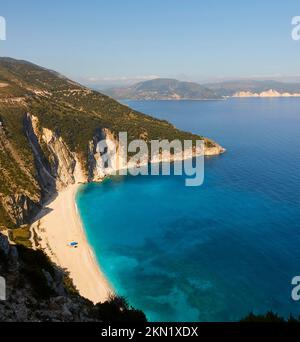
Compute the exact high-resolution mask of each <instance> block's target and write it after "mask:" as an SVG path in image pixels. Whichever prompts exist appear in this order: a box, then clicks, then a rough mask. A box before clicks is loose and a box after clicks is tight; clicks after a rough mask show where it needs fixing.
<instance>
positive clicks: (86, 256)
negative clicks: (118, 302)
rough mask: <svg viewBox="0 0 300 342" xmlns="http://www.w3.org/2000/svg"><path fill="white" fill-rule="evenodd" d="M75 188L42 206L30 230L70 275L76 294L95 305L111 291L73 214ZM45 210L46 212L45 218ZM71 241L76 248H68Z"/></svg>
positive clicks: (63, 192)
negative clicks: (32, 229) (74, 242)
mask: <svg viewBox="0 0 300 342" xmlns="http://www.w3.org/2000/svg"><path fill="white" fill-rule="evenodd" d="M78 187H79V185H72V186H69V187H68V188H67V189H65V190H63V191H62V192H60V193H59V194H58V196H57V197H56V198H55V199H54V200H53V201H52V202H50V203H49V204H47V205H45V209H44V210H43V211H42V213H41V215H40V216H41V219H40V220H38V221H37V222H36V223H35V224H34V225H33V228H34V229H35V230H36V231H37V233H38V235H39V237H40V238H41V241H40V245H41V247H42V248H43V249H44V250H45V252H46V253H47V254H48V255H49V256H50V257H51V259H52V260H53V261H54V262H55V263H57V264H58V265H59V266H60V267H62V268H64V269H66V270H67V271H68V272H69V273H70V277H71V278H72V279H73V282H74V284H75V286H76V287H77V289H78V290H79V292H80V294H81V295H82V296H83V297H85V298H88V299H90V300H91V301H93V302H94V303H98V302H103V301H105V300H106V299H107V297H108V295H109V294H110V293H111V292H112V290H111V287H110V286H109V284H108V281H107V280H106V278H105V277H104V275H103V273H102V272H101V270H100V267H99V265H98V263H97V262H96V260H95V257H94V255H93V252H92V250H91V248H90V246H89V244H88V242H87V239H86V236H85V233H84V230H83V227H82V223H81V220H80V217H79V215H78V213H77V208H76V203H75V195H76V191H77V190H78ZM46 211H49V213H47V214H46V215H45V212H46ZM43 215H44V216H43ZM72 241H76V242H78V248H72V247H70V246H69V243H70V242H72Z"/></svg>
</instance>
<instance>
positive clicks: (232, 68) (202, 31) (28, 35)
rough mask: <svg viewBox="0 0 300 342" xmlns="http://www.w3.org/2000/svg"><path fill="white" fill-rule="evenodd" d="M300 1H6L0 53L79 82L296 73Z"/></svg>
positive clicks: (299, 66)
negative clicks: (295, 29)
mask: <svg viewBox="0 0 300 342" xmlns="http://www.w3.org/2000/svg"><path fill="white" fill-rule="evenodd" d="M297 15H298V16H300V1H299V0H285V1H279V0H272V1H271V0H264V1H261V0H251V1H248V0H247V1H246V0H205V1H204V0H151V1H150V0H85V1H83V0H73V1H71V0H60V1H59V0H51V1H50V0H45V1H38V0H26V1H24V0H7V1H1V4H0V16H3V17H5V18H6V22H7V40H6V41H0V55H1V56H10V57H15V58H21V59H26V60H30V61H32V62H35V63H37V64H40V65H43V66H45V67H48V68H52V69H55V70H58V71H60V72H61V73H63V74H66V75H67V76H69V77H72V78H75V79H77V80H88V79H90V80H94V81H95V82H99V83H101V82H105V81H107V82H109V81H111V82H114V81H116V83H117V82H118V80H120V79H123V81H125V80H127V79H142V78H148V77H151V76H160V77H177V78H182V79H191V80H199V81H204V80H214V79H221V78H241V77H263V78H264V77H265V78H275V77H280V76H293V75H295V76H299V75H300V41H298V42H297V41H293V40H292V39H291V30H292V25H291V20H292V17H294V16H297Z"/></svg>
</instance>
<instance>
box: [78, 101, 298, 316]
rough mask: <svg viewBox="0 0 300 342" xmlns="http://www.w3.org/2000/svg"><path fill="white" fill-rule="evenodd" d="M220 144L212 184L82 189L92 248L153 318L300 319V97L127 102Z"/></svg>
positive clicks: (116, 182) (172, 181) (158, 180)
mask: <svg viewBox="0 0 300 342" xmlns="http://www.w3.org/2000/svg"><path fill="white" fill-rule="evenodd" d="M127 104H128V105H130V106H131V107H133V108H135V109H137V110H139V111H142V112H144V113H147V114H151V115H153V116H155V117H158V118H163V119H167V120H169V121H170V122H172V123H174V124H175V125H176V126H177V127H179V128H181V129H184V130H188V131H193V132H194V133H198V134H202V135H205V136H208V137H211V138H213V139H215V140H216V141H218V142H219V143H220V144H221V145H223V146H224V147H225V148H226V149H227V153H226V154H224V155H222V156H219V157H213V158H210V159H206V161H205V182H204V185H203V186H201V187H185V184H184V179H183V178H182V177H179V176H169V177H162V176H160V177H157V176H152V177H151V176H148V177H145V176H139V177H124V178H115V179H111V180H107V181H105V182H104V183H103V184H89V185H86V186H83V187H82V188H81V190H80V191H79V193H78V195H77V203H78V207H79V210H80V213H81V217H82V220H83V222H84V225H85V228H86V232H87V236H88V240H89V242H90V244H91V246H92V247H93V248H94V251H95V254H96V256H97V258H98V261H99V263H100V265H101V267H102V270H103V271H104V273H105V275H106V276H107V277H108V279H109V281H110V282H111V284H112V285H113V287H114V288H115V290H116V291H117V293H118V294H120V295H123V296H125V297H127V299H128V300H129V302H130V303H131V304H132V305H133V306H134V307H136V308H140V309H142V310H143V311H144V312H145V313H146V315H147V317H148V319H149V320H151V321H236V320H239V319H241V318H243V317H244V316H245V315H247V314H248V313H250V312H255V313H257V314H259V313H265V312H267V311H269V310H273V311H275V312H277V313H279V314H281V315H285V316H287V315H289V314H290V313H293V314H300V302H293V301H292V299H291V289H292V286H291V280H292V278H293V277H294V276H296V275H300V99H296V98H295V99H284V98H282V99H232V100H227V101H144V102H127Z"/></svg>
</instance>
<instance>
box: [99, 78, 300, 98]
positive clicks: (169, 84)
mask: <svg viewBox="0 0 300 342" xmlns="http://www.w3.org/2000/svg"><path fill="white" fill-rule="evenodd" d="M102 92H103V93H105V94H106V95H108V96H111V97H113V98H115V99H117V100H120V99H128V100H183V99H186V100H212V99H222V98H226V97H275V96H276V97H279V96H299V94H300V83H284V82H278V81H272V80H267V81H256V80H237V81H226V82H219V83H207V84H203V85H200V84H198V83H193V82H181V81H178V80H175V79H164V78H158V79H154V80H150V81H145V82H140V83H137V84H134V85H132V86H130V87H123V88H111V89H107V90H104V91H102Z"/></svg>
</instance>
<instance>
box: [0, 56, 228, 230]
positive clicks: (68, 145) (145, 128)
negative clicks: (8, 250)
mask: <svg viewBox="0 0 300 342" xmlns="http://www.w3.org/2000/svg"><path fill="white" fill-rule="evenodd" d="M0 84H1V87H0V177H1V182H0V228H1V227H2V228H14V227H18V226H20V225H24V224H28V223H30V222H31V220H32V218H33V217H34V215H35V214H36V213H37V212H39V210H40V208H41V204H42V203H43V202H45V201H46V200H47V199H49V198H50V197H52V196H53V195H55V193H57V192H58V191H60V190H61V189H63V188H65V187H66V186H67V185H69V184H73V183H78V182H88V181H98V180H101V179H102V178H103V176H104V175H105V172H104V171H105V170H104V171H103V170H102V171H103V172H102V171H101V170H100V171H99V169H98V168H97V167H96V166H97V162H99V159H101V155H100V153H98V152H97V149H96V147H97V143H98V142H99V140H101V139H102V138H108V137H110V138H111V139H115V140H116V139H117V135H118V133H119V132H124V131H127V132H128V139H129V140H132V139H136V138H143V139H145V140H146V141H149V140H151V139H158V140H161V139H169V140H173V139H180V140H184V139H193V140H195V139H199V138H200V136H198V135H195V134H191V133H187V132H182V131H180V130H178V129H176V128H175V127H174V126H173V125H171V124H170V123H168V122H166V121H162V120H157V119H154V118H152V117H150V116H147V115H144V114H142V113H139V112H136V111H134V110H132V109H131V108H129V107H127V106H124V105H122V104H120V103H118V102H116V101H114V100H113V99H111V98H109V97H108V96H105V95H103V94H101V93H99V92H97V91H92V90H90V89H88V88H86V87H83V86H81V85H79V84H77V83H75V82H73V81H71V80H69V79H67V78H65V77H63V76H62V75H60V74H58V73H56V72H54V71H51V70H47V69H45V68H41V67H39V66H36V65H34V64H32V63H29V62H26V61H17V60H14V59H11V58H0ZM205 142H206V154H219V153H222V152H223V149H222V148H221V147H220V146H219V145H218V144H216V143H215V142H213V141H211V140H209V139H205ZM103 168H105V167H103Z"/></svg>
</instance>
